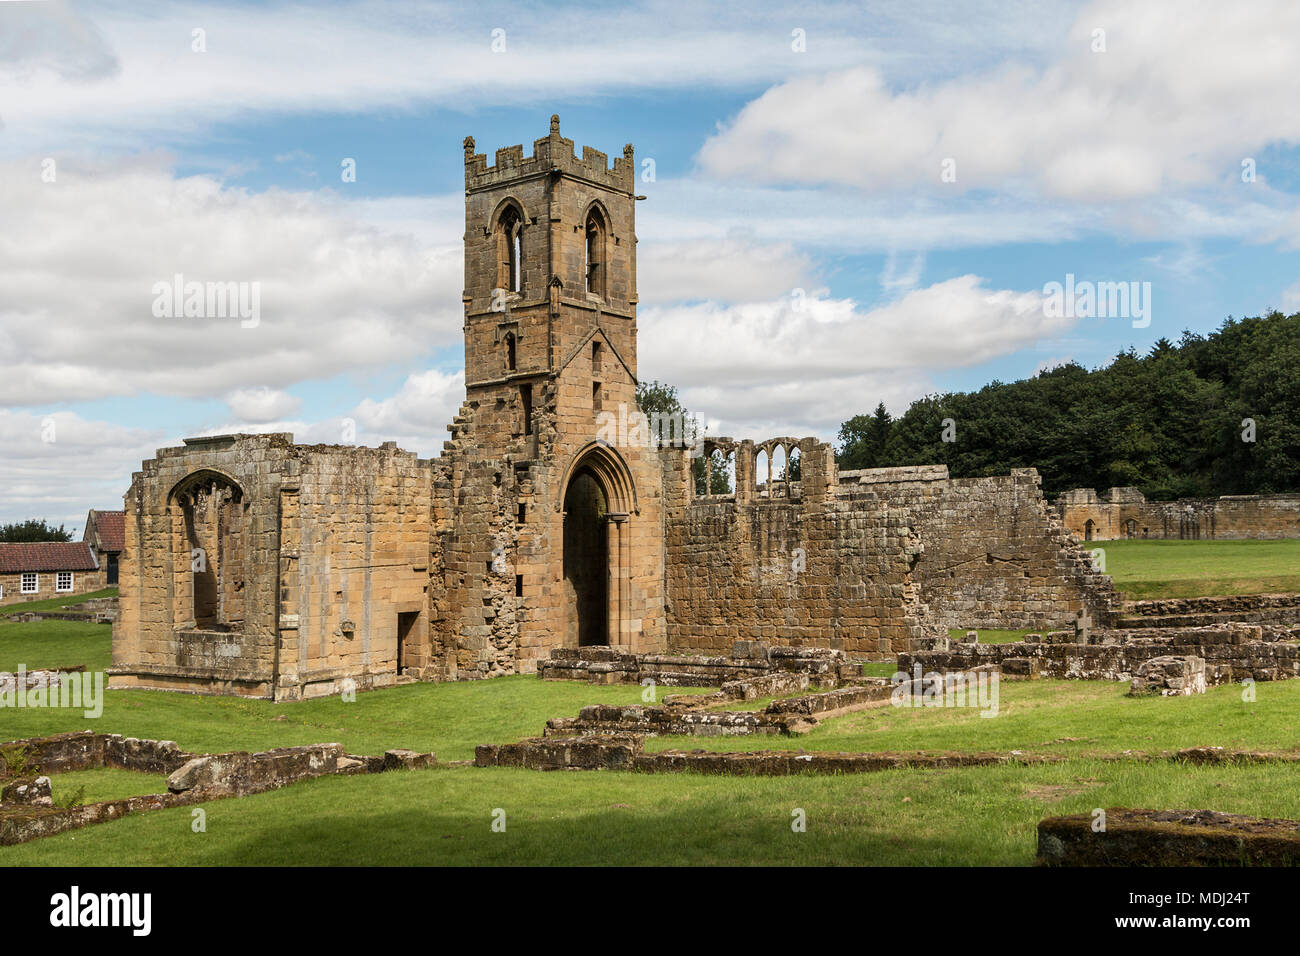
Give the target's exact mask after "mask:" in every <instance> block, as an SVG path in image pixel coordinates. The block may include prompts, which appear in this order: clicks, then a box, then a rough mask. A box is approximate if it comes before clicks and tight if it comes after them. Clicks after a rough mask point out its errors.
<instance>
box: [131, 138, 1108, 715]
mask: <svg viewBox="0 0 1300 956" xmlns="http://www.w3.org/2000/svg"><path fill="white" fill-rule="evenodd" d="M495 159H496V161H495V163H494V165H492V166H489V165H488V164H487V158H486V156H484V155H482V154H479V153H475V152H474V141H473V140H472V139H466V140H465V237H464V239H465V286H464V291H463V296H462V297H463V301H464V306H465V329H464V331H465V378H466V389H465V391H466V396H465V402H464V404H463V405H462V406H461V409H460V412H459V414H457V416H456V418H455V420H454V421H453V422H452V423H451V424H450V425H449V426H448V430H449V431H450V433H451V434H450V437H449V440H448V441H446V442H445V443H444V445H443V452H442V455H441V456H440V457H438V458H435V459H431V460H430V459H422V458H420V457H418V456H417V455H415V454H412V453H410V452H405V451H402V450H400V449H398V448H397V447H396V445H395V444H394V443H392V442H386V443H384V444H383V445H381V446H380V447H378V448H358V447H354V446H351V445H300V444H296V443H294V441H293V436H292V435H287V434H271V435H246V434H239V435H209V436H203V437H198V438H189V439H186V440H185V443H184V446H183V447H174V448H163V449H159V450H158V452H157V454H156V456H155V457H154V458H152V459H149V460H147V461H145V462H144V463H143V464H142V465H141V469H140V471H138V472H137V473H136V474H135V475H133V476H132V481H131V487H130V489H129V490H128V491H127V493H126V495H125V496H124V498H123V507H124V509H125V518H124V521H125V546H124V550H123V552H122V558H121V564H120V574H119V587H120V590H121V598H120V604H121V616H120V619H119V621H118V623H117V624H116V625H115V627H114V634H113V667H112V668H111V670H110V686H113V687H150V688H165V689H173V690H185V691H197V692H202V693H219V694H241V695H245V696H251V697H274V698H275V699H277V700H285V699H296V698H300V697H313V696H319V695H322V694H332V693H338V692H339V691H341V690H346V689H348V688H369V687H384V686H388V685H391V684H395V683H397V682H399V681H402V680H408V679H412V678H414V679H421V680H464V679H471V678H481V677H492V676H496V675H500V674H515V673H533V672H536V671H537V670H538V663H539V661H542V660H545V659H546V658H548V657H550V656H551V653H552V651H555V650H558V649H560V648H566V649H567V648H578V647H581V646H583V645H609V646H611V647H612V648H617V649H618V650H619V651H621V652H631V653H635V654H653V653H658V652H664V651H669V650H671V651H672V652H674V653H682V652H695V653H699V652H707V653H710V654H726V653H729V652H730V651H731V649H732V647H733V644H734V642H735V641H738V640H739V641H745V642H747V643H748V642H752V641H755V640H758V641H762V642H765V643H767V644H771V645H786V646H794V647H803V648H819V647H821V648H824V647H832V648H836V649H840V650H843V651H845V652H846V653H849V654H851V655H853V656H855V657H861V658H864V659H867V658H870V659H875V660H881V659H885V658H887V657H890V656H894V655H897V654H900V653H905V652H909V651H910V650H912V648H913V642H914V641H916V640H917V639H924V638H929V637H933V636H937V637H939V638H943V637H944V629H945V628H948V627H972V626H975V627H1010V628H1035V629H1039V628H1051V627H1053V626H1059V625H1060V624H1062V623H1065V622H1069V621H1071V620H1073V619H1075V617H1076V615H1078V614H1079V613H1080V612H1086V613H1087V614H1088V615H1091V616H1092V617H1093V618H1094V619H1096V620H1098V621H1103V620H1106V619H1108V618H1109V617H1112V616H1113V613H1114V607H1115V595H1114V590H1113V587H1112V585H1111V583H1110V580H1109V579H1108V578H1105V577H1104V576H1103V575H1100V574H1099V573H1097V572H1096V571H1095V569H1094V568H1093V567H1092V564H1091V561H1090V559H1089V558H1088V556H1087V555H1086V554H1085V553H1084V551H1083V550H1082V548H1080V547H1079V546H1078V544H1077V542H1075V541H1074V540H1073V539H1071V538H1069V537H1068V536H1067V535H1066V534H1065V533H1064V532H1063V530H1062V528H1061V522H1060V518H1059V517H1058V516H1056V515H1055V514H1053V513H1051V512H1049V509H1048V508H1047V506H1046V504H1045V502H1044V501H1043V498H1042V494H1041V491H1040V489H1039V484H1038V476H1037V474H1036V473H1035V472H1034V471H1033V469H1020V470H1017V471H1016V472H1013V473H1012V474H1011V475H1009V476H1001V477H987V478H957V479H954V478H951V477H950V476H949V475H948V470H947V468H946V467H943V466H919V467H911V468H886V469H872V470H867V471H860V472H859V471H847V472H840V471H839V470H838V468H837V467H836V464H835V456H834V449H833V448H831V446H830V445H827V444H825V443H823V442H821V441H818V440H817V439H815V438H803V439H798V438H794V437H789V436H782V437H777V438H770V439H767V440H766V441H752V440H748V439H745V440H741V441H736V440H733V439H730V438H723V437H718V436H713V437H705V438H704V439H703V440H702V441H701V442H699V445H698V447H695V446H692V447H691V448H690V449H689V450H688V448H687V446H686V444H682V443H678V444H675V443H674V442H673V441H664V440H663V439H664V438H665V435H664V434H663V433H662V432H660V433H658V434H657V435H655V436H654V437H653V441H652V434H651V432H653V431H654V428H653V426H652V425H650V424H649V423H647V422H645V419H644V416H641V415H640V414H639V410H638V409H637V405H636V384H637V377H636V376H637V363H636V335H637V330H636V302H637V292H636V233H635V206H636V196H635V195H634V185H635V182H636V180H635V166H634V163H633V157H632V147H631V146H627V147H625V149H624V151H623V155H622V156H621V157H616V158H615V160H614V162H613V164H612V166H611V165H610V164H609V163H608V161H607V158H606V156H605V154H604V153H601V152H598V151H596V150H593V149H591V148H585V149H584V150H583V152H582V156H581V158H579V157H578V156H577V155H575V153H574V149H573V142H572V141H571V140H567V139H565V138H563V137H562V136H561V135H560V121H559V118H558V117H554V116H553V117H551V128H550V132H549V135H547V136H546V137H545V138H543V139H539V140H536V141H535V142H534V143H533V153H532V155H531V156H527V157H525V156H524V155H523V147H522V146H510V147H507V148H505V149H499V150H497V151H496V157H495ZM678 437H679V438H686V435H685V433H684V432H683V431H681V430H679V432H678ZM698 451H702V452H703V453H704V454H705V456H706V459H705V464H704V466H703V468H701V469H700V471H701V472H702V474H700V475H697V474H696V469H695V468H694V464H696V463H695V462H694V459H693V458H692V457H691V456H692V455H694V454H696V453H697V452H698ZM796 454H797V455H798V456H799V457H798V462H799V467H798V470H797V473H796V472H795V470H794V468H793V467H792V466H793V462H794V461H795V457H794V456H795V455H796ZM778 455H779V457H776V456H778ZM715 459H716V467H722V468H726V467H728V464H727V463H728V461H730V463H731V465H730V467H731V468H733V469H734V471H732V472H731V474H732V476H733V477H732V479H731V481H730V482H729V484H730V487H728V488H726V489H715V488H714V486H713V483H712V481H711V480H710V471H711V469H712V468H713V467H715V465H714V462H715ZM774 460H775V461H776V465H775V466H774V464H773V462H774ZM559 656H560V657H564V658H566V659H570V660H572V659H574V658H575V655H574V654H573V653H571V652H568V653H566V654H564V655H559ZM615 656H617V657H618V658H619V660H621V661H622V662H623V666H626V663H627V661H628V660H630V659H631V658H630V657H629V656H628V655H627V654H621V655H610V654H606V653H603V652H596V653H594V654H588V655H587V658H588V663H595V664H596V665H598V666H601V667H604V666H606V665H608V664H609V663H610V662H609V660H607V658H611V657H615Z"/></svg>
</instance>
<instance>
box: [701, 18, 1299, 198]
mask: <svg viewBox="0 0 1300 956" xmlns="http://www.w3.org/2000/svg"><path fill="white" fill-rule="evenodd" d="M1096 29H1103V30H1105V51H1104V52H1094V50H1093V46H1094V36H1093V31H1094V30H1096ZM1297 35H1300V7H1298V6H1297V5H1296V4H1294V3H1292V2H1290V0H1260V2H1257V3H1248V4H1236V5H1231V6H1224V5H1223V4H1220V3H1212V2H1205V0H1202V2H1194V0H1160V2H1157V0H1152V2H1147V3H1142V4H1132V3H1128V2H1123V0H1099V2H1095V3H1092V4H1090V5H1089V6H1088V7H1087V8H1085V9H1084V10H1082V11H1080V12H1079V14H1078V16H1077V18H1076V19H1075V21H1074V24H1073V26H1072V27H1071V28H1070V29H1069V31H1068V33H1067V34H1066V35H1065V36H1064V37H1062V38H1061V42H1060V46H1059V55H1058V58H1057V59H1056V61H1055V62H1052V63H1050V64H1047V65H1043V66H1029V65H1024V64H1022V63H1020V62H1014V61H1013V62H1010V63H1008V64H1004V65H1001V66H999V67H997V68H994V69H991V70H988V71H986V72H984V73H982V74H980V75H975V76H962V77H960V78H952V79H948V80H946V81H943V82H938V83H932V84H927V85H917V86H913V87H909V88H896V87H894V86H891V84H890V83H889V82H887V80H886V78H885V76H884V74H883V73H882V71H881V70H880V69H879V68H877V67H875V66H868V65H859V66H854V67H850V68H848V69H844V70H837V71H828V72H826V73H824V74H823V75H819V76H812V75H803V76H797V77H794V78H792V79H790V80H788V81H786V82H783V83H780V84H778V85H777V86H775V87H773V88H772V89H770V90H768V91H767V92H766V93H765V94H763V95H762V96H761V97H759V98H758V99H757V100H754V101H753V102H751V103H749V104H748V105H747V106H746V107H745V108H744V109H742V110H741V111H740V113H739V115H737V116H736V117H735V118H734V119H733V120H732V121H731V122H730V123H729V124H727V125H726V126H725V128H723V129H722V130H720V131H719V132H718V134H717V135H715V136H714V137H713V138H712V139H711V140H710V141H709V142H707V143H706V144H705V145H704V147H703V148H702V149H701V151H700V155H699V159H700V162H701V164H702V165H703V167H704V168H705V169H706V170H708V171H709V172H711V173H713V174H715V175H718V176H743V177H747V178H750V179H752V180H755V181H760V182H768V183H773V182H777V183H801V184H819V183H832V184H843V185H850V186H854V187H858V188H862V189H868V190H879V191H888V190H895V189H897V188H899V186H900V185H902V184H906V185H930V186H932V187H933V188H934V189H935V190H936V191H937V190H947V192H948V194H949V195H951V194H953V193H954V192H957V191H961V190H967V189H981V188H993V189H1000V190H1010V191H1016V190H1017V189H1022V188H1025V187H1028V188H1031V189H1034V190H1036V191H1039V192H1041V193H1044V194H1046V195H1049V196H1053V197H1061V198H1066V199H1071V200H1078V201H1084V202H1093V201H1108V200H1119V199H1131V198H1135V197H1143V196H1150V195H1153V194H1155V193H1156V192H1157V191H1159V190H1161V189H1164V188H1166V187H1173V188H1181V187H1198V186H1211V185H1214V184H1224V183H1226V182H1227V181H1228V180H1230V179H1231V178H1232V177H1233V176H1234V175H1235V174H1236V173H1237V172H1238V171H1239V163H1240V161H1241V159H1242V158H1243V156H1245V155H1249V153H1248V152H1246V151H1253V150H1258V149H1260V148H1262V147H1264V146H1267V145H1269V144H1273V143H1284V142H1294V141H1296V140H1297V139H1300V114H1298V113H1297V112H1296V111H1295V110H1294V109H1293V108H1292V107H1293V105H1294V103H1295V102H1296V100H1297V99H1300V72H1297V71H1296V69H1295V59H1294V38H1295V37H1296V36H1297ZM947 159H951V160H953V161H954V162H955V168H956V174H957V175H956V182H955V183H943V182H941V180H940V172H941V163H942V162H943V161H944V160H947Z"/></svg>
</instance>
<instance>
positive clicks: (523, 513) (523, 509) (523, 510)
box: [517, 501, 528, 524]
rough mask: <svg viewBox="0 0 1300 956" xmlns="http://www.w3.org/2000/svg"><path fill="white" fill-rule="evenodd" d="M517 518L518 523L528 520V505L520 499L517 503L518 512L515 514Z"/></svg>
mask: <svg viewBox="0 0 1300 956" xmlns="http://www.w3.org/2000/svg"><path fill="white" fill-rule="evenodd" d="M517 520H518V522H519V523H520V524H523V523H524V522H526V521H527V520H528V505H526V504H525V503H524V502H522V501H521V502H520V503H519V514H518V515H517Z"/></svg>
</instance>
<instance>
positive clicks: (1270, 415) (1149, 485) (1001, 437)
mask: <svg viewBox="0 0 1300 956" xmlns="http://www.w3.org/2000/svg"><path fill="white" fill-rule="evenodd" d="M883 412H884V409H883V407H882V406H877V408H876V413H875V414H874V415H856V416H854V417H853V418H850V419H849V420H848V421H846V422H845V423H844V424H843V426H842V427H841V428H840V433H839V453H838V456H837V458H838V461H839V464H840V467H841V468H871V467H886V466H890V465H915V464H930V463H938V464H946V465H947V466H948V468H949V470H950V471H951V472H952V474H953V475H955V476H958V477H976V476H980V475H991V474H1005V473H1006V472H1007V471H1008V470H1009V469H1011V468H1020V467H1027V466H1032V467H1034V468H1037V469H1038V471H1039V473H1040V474H1041V475H1042V476H1043V489H1044V491H1046V492H1047V493H1048V494H1057V493H1059V492H1061V491H1064V490H1066V489H1068V488H1076V487H1092V488H1097V489H1099V490H1100V489H1105V488H1110V487H1112V486H1118V485H1132V486H1135V487H1137V488H1138V489H1139V490H1141V491H1142V492H1143V493H1144V494H1145V495H1146V496H1147V497H1148V498H1151V499H1153V500H1167V499H1170V498H1177V497H1184V496H1208V495H1218V494H1263V493H1269V492H1280V491H1295V490H1300V314H1296V315H1291V316H1285V315H1282V314H1281V313H1278V312H1273V313H1271V314H1269V315H1267V316H1264V317H1261V318H1247V319H1234V318H1232V317H1229V318H1228V319H1227V320H1225V321H1224V323H1223V324H1222V326H1220V328H1219V329H1218V330H1216V331H1215V332H1213V333H1210V334H1209V335H1199V334H1196V333H1193V332H1190V331H1184V332H1183V333H1182V336H1181V337H1180V338H1179V340H1178V342H1177V343H1176V344H1175V343H1174V342H1171V341H1170V340H1169V339H1167V338H1162V339H1160V340H1159V341H1157V342H1156V343H1155V344H1154V345H1153V346H1152V347H1151V349H1150V351H1149V352H1148V353H1147V354H1146V355H1138V354H1137V351H1136V350H1135V349H1132V348H1130V349H1128V350H1126V351H1124V352H1121V353H1120V354H1119V355H1117V356H1115V358H1114V360H1113V361H1112V362H1111V363H1110V364H1109V365H1107V366H1106V367H1104V368H1098V369H1094V370H1092V371H1089V370H1087V369H1085V368H1083V367H1081V366H1079V365H1077V364H1075V363H1073V362H1071V363H1068V364H1066V365H1063V366H1059V367H1057V368H1053V369H1050V370H1047V371H1044V372H1041V373H1040V374H1038V375H1036V376H1035V377H1033V378H1030V379H1024V380H1022V381H1018V382H1008V383H1003V382H992V383H990V384H989V385H987V386H985V387H984V388H982V389H980V390H979V391H976V392H955V393H949V394H941V395H928V396H926V397H925V398H922V399H919V400H917V401H916V402H913V403H912V405H911V407H910V408H908V409H907V411H906V412H904V413H903V414H902V415H901V416H900V417H898V418H896V419H893V420H892V421H888V419H887V415H886V414H882V413H883ZM948 419H950V420H951V421H952V423H953V425H954V426H955V429H956V436H957V440H956V441H954V442H945V441H943V440H942V436H943V432H944V423H945V420H948ZM1252 427H1253V429H1254V435H1253V437H1254V440H1253V441H1251V440H1248V439H1249V438H1250V429H1251V428H1252ZM882 436H883V437H882Z"/></svg>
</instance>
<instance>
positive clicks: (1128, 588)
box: [1085, 539, 1300, 600]
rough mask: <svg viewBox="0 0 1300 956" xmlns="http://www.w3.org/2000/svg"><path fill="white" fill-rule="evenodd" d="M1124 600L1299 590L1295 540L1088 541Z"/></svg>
mask: <svg viewBox="0 0 1300 956" xmlns="http://www.w3.org/2000/svg"><path fill="white" fill-rule="evenodd" d="M1085 547H1087V548H1088V549H1090V550H1092V549H1097V548H1099V549H1101V550H1102V551H1104V552H1105V555H1106V573H1108V574H1109V575H1110V576H1111V577H1112V578H1113V579H1114V581H1115V587H1116V588H1118V589H1119V590H1121V591H1123V592H1125V594H1126V595H1127V597H1128V598H1129V599H1130V600H1140V599H1143V598H1180V597H1202V596H1219V595H1225V594H1266V593H1279V592H1281V593H1288V592H1295V591H1300V539H1288V540H1284V541H1219V540H1215V541H1143V540H1140V539H1134V540H1125V541H1092V542H1088V543H1087V544H1086V545H1085Z"/></svg>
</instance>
